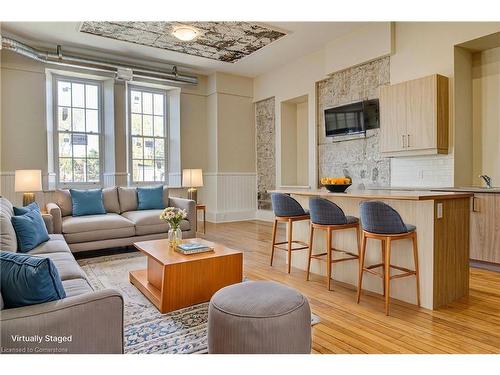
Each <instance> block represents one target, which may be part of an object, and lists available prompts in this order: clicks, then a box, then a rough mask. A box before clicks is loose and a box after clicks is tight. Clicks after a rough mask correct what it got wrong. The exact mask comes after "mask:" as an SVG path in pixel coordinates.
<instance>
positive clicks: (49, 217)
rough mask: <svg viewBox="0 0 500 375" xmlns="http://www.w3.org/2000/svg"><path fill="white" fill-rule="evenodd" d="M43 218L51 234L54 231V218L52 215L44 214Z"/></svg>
mask: <svg viewBox="0 0 500 375" xmlns="http://www.w3.org/2000/svg"><path fill="white" fill-rule="evenodd" d="M42 219H43V222H44V223H45V227H46V228H47V232H49V234H52V233H54V220H52V215H51V214H42Z"/></svg>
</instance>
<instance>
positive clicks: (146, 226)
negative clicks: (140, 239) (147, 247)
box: [122, 210, 191, 236]
mask: <svg viewBox="0 0 500 375" xmlns="http://www.w3.org/2000/svg"><path fill="white" fill-rule="evenodd" d="M162 211H163V210H144V211H129V212H124V213H123V214H122V216H124V217H126V218H127V219H129V220H130V221H131V222H133V223H134V224H135V234H136V236H143V235H146V234H154V233H165V232H168V230H169V228H170V226H169V225H168V224H167V223H165V222H164V221H162V220H160V214H161V212H162ZM180 228H181V230H182V231H188V230H190V229H191V225H190V223H189V221H187V220H182V221H181V225H180Z"/></svg>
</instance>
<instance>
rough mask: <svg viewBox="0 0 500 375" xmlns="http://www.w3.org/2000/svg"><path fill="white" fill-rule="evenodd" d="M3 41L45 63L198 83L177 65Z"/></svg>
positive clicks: (176, 81)
mask: <svg viewBox="0 0 500 375" xmlns="http://www.w3.org/2000/svg"><path fill="white" fill-rule="evenodd" d="M1 41H2V43H1V44H2V49H6V50H9V51H12V52H15V53H17V54H19V55H22V56H25V57H28V58H30V59H33V60H36V61H38V62H41V63H45V64H55V65H62V66H70V67H74V68H81V69H87V70H96V71H105V72H111V73H115V74H117V73H118V70H124V69H128V70H130V71H131V72H132V77H137V78H145V79H154V80H156V81H166V82H174V83H181V84H191V85H196V84H198V78H197V77H196V76H191V75H187V74H182V73H178V72H177V67H176V66H174V67H173V69H172V72H165V71H162V70H155V69H150V68H145V67H141V66H136V65H127V64H121V63H115V62H106V61H100V60H94V59H90V58H87V57H78V56H71V55H63V54H62V50H61V47H60V46H57V53H52V52H48V51H40V50H37V49H35V48H33V47H30V46H28V45H26V44H24V43H21V42H18V41H17V40H14V39H11V38H7V37H4V36H1Z"/></svg>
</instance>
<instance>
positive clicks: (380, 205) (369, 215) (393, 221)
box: [360, 201, 417, 234]
mask: <svg viewBox="0 0 500 375" xmlns="http://www.w3.org/2000/svg"><path fill="white" fill-rule="evenodd" d="M360 211H361V224H362V227H363V230H365V231H367V232H370V233H376V234H403V233H409V232H413V231H415V230H416V229H417V227H416V226H415V225H412V224H406V223H405V222H404V221H403V219H402V218H401V216H400V215H399V213H398V212H397V211H396V210H395V209H394V208H392V207H391V206H389V205H388V204H386V203H384V202H380V201H368V202H362V203H361V204H360Z"/></svg>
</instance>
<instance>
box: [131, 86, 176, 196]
mask: <svg viewBox="0 0 500 375" xmlns="http://www.w3.org/2000/svg"><path fill="white" fill-rule="evenodd" d="M131 91H142V92H148V93H153V94H161V95H163V134H164V135H165V136H164V137H163V139H164V146H163V147H164V150H163V151H164V155H163V160H164V168H165V178H164V179H163V181H135V180H134V170H133V156H132V99H131ZM126 108H127V109H126V110H127V161H128V170H129V171H128V173H129V184H130V185H133V186H143V185H153V184H159V183H162V184H164V185H168V180H169V178H168V177H169V170H170V168H169V166H170V165H169V164H170V158H169V157H168V155H169V150H170V116H169V113H170V112H169V111H170V106H169V105H168V89H167V88H159V87H153V86H149V85H141V84H134V83H131V84H127V106H126ZM143 114H144V113H142V115H143ZM153 116H154V114H153ZM153 126H154V125H153ZM141 137H142V138H144V136H141ZM152 138H154V137H152ZM143 160H144V159H143Z"/></svg>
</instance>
